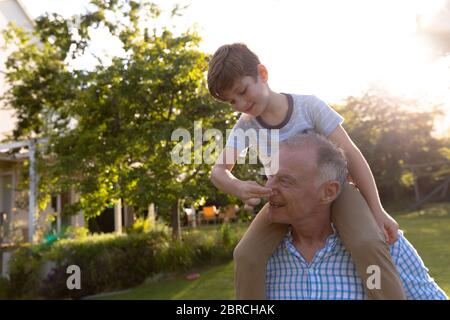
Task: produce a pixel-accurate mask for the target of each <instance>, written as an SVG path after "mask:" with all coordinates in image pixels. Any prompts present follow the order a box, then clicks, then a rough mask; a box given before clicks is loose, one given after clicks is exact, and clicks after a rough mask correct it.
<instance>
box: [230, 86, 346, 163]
mask: <svg viewBox="0 0 450 320" xmlns="http://www.w3.org/2000/svg"><path fill="white" fill-rule="evenodd" d="M285 95H286V96H287V97H288V106H289V108H288V113H287V115H286V118H285V119H284V121H283V122H282V123H280V124H279V125H277V126H270V125H268V124H267V123H265V122H264V120H262V119H261V118H260V117H251V116H248V115H246V114H242V115H241V116H240V118H239V120H238V121H237V123H236V124H235V125H234V127H233V129H232V130H231V132H230V134H229V136H228V139H227V143H226V147H230V148H234V149H236V150H237V152H238V154H240V155H241V156H242V155H245V152H246V150H247V149H248V148H249V147H254V148H256V150H257V151H258V156H259V157H260V160H261V161H262V163H263V164H264V163H265V160H264V159H266V157H269V156H270V154H271V150H272V149H273V148H272V146H273V144H272V143H273V141H272V140H274V139H278V142H280V141H283V140H286V139H288V138H290V137H292V136H295V135H297V134H299V133H305V132H307V131H309V130H313V131H315V132H317V133H319V134H322V135H324V136H326V137H328V136H329V135H330V134H331V133H332V132H333V131H334V129H336V128H337V126H338V125H340V124H342V123H343V122H344V118H343V117H342V116H341V115H339V114H338V113H337V112H336V111H334V110H333V109H332V108H331V107H330V106H329V105H327V104H326V103H325V102H323V101H322V100H320V99H319V98H317V97H316V96H314V95H297V94H285Z"/></svg>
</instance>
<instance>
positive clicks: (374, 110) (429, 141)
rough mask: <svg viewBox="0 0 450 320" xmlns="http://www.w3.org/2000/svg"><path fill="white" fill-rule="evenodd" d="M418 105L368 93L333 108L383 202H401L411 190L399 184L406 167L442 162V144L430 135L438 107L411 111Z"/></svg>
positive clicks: (385, 95) (414, 102) (404, 100)
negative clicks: (375, 183) (363, 159)
mask: <svg viewBox="0 0 450 320" xmlns="http://www.w3.org/2000/svg"><path fill="white" fill-rule="evenodd" d="M417 104H418V102H417V101H408V100H406V99H401V98H397V97H393V96H389V95H387V94H385V93H383V94H380V93H379V92H368V93H366V94H364V95H363V96H362V97H349V98H348V99H347V101H346V102H345V103H344V104H343V105H340V106H334V107H335V109H336V110H337V111H338V112H339V113H341V114H342V115H343V116H344V118H345V119H346V121H345V123H344V127H345V128H346V130H347V131H348V132H349V135H350V136H351V138H352V139H353V140H354V141H355V143H356V145H357V146H358V147H359V148H360V150H361V152H362V153H363V154H364V156H365V157H366V159H367V161H368V163H369V165H370V167H371V169H372V171H373V174H374V176H375V180H376V182H377V186H378V188H379V191H380V194H381V196H382V199H387V200H400V199H401V198H402V196H404V195H405V194H406V193H408V192H409V191H410V188H405V185H404V184H402V177H403V175H404V174H405V171H404V165H405V164H420V163H427V162H435V161H442V160H443V156H442V154H441V153H440V152H439V149H440V148H442V147H443V142H441V141H439V140H438V139H436V138H435V137H433V136H432V131H433V123H434V119H435V117H436V116H437V115H439V114H440V113H441V111H440V110H439V107H438V106H430V108H428V109H427V110H428V111H411V110H414V109H415V110H417V108H414V106H417ZM411 107H413V108H412V109H411ZM431 180H432V179H431ZM430 182H431V181H430V180H429V181H428V183H430Z"/></svg>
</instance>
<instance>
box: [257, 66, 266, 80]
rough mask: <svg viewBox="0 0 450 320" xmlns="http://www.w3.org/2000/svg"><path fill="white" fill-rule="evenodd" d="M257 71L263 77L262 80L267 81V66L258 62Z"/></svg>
mask: <svg viewBox="0 0 450 320" xmlns="http://www.w3.org/2000/svg"><path fill="white" fill-rule="evenodd" d="M258 73H259V75H260V76H261V78H262V79H263V81H264V82H267V80H269V72H268V71H267V68H266V66H265V65H263V64H261V63H260V64H258Z"/></svg>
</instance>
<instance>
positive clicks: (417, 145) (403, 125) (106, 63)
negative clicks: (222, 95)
mask: <svg viewBox="0 0 450 320" xmlns="http://www.w3.org/2000/svg"><path fill="white" fill-rule="evenodd" d="M0 29H1V30H2V32H3V33H2V38H1V40H0V45H1V46H2V48H1V49H0V93H1V100H0V225H1V227H0V229H1V230H0V240H1V241H0V242H1V243H2V247H1V250H2V253H1V262H0V267H1V271H2V278H0V279H1V280H0V294H1V295H2V297H4V298H30V299H35V298H42V297H44V298H64V297H72V298H81V297H88V296H89V297H92V295H95V294H100V293H102V292H103V294H104V293H105V292H116V291H117V290H124V289H126V290H128V291H127V292H126V293H123V294H121V293H116V294H114V295H109V294H107V295H106V296H107V297H109V298H114V297H116V298H119V299H127V298H131V299H134V298H149V299H158V298H161V299H186V298H190V297H192V298H197V299H203V298H211V299H216V298H217V299H232V298H233V287H232V263H231V262H230V261H231V258H232V256H231V254H232V249H233V248H234V246H235V244H236V243H237V241H238V240H239V238H240V236H241V235H242V233H243V232H244V230H245V229H246V227H247V226H248V224H249V222H250V221H251V220H252V218H253V217H254V215H255V214H256V213H257V212H258V209H259V208H260V207H257V208H245V207H243V205H242V203H240V202H239V201H238V199H236V198H234V197H231V196H228V195H225V194H222V193H220V192H218V191H217V190H216V188H215V187H214V186H213V185H212V184H211V183H210V181H209V173H210V169H211V164H208V163H204V162H203V163H198V162H197V161H195V159H196V157H197V156H198V154H197V155H196V152H200V156H201V155H204V154H205V152H208V150H211V146H213V145H214V143H222V142H223V140H222V139H223V137H225V130H226V129H230V128H231V127H232V125H233V123H234V121H236V119H237V117H238V116H239V115H238V114H236V113H234V112H233V111H232V110H231V108H230V107H229V106H227V105H224V104H221V103H218V102H217V101H214V100H212V99H211V98H210V97H209V95H208V92H207V88H206V81H205V77H206V71H207V62H208V59H209V56H210V55H211V54H213V53H214V51H215V50H216V49H217V48H218V47H219V46H221V45H222V44H225V43H232V42H244V43H246V44H247V45H248V46H249V48H250V49H251V50H253V51H254V52H256V53H257V54H258V56H259V58H260V60H261V62H262V63H263V64H264V65H266V67H267V68H268V70H269V84H270V86H271V88H272V89H273V90H275V91H278V92H289V93H297V94H314V95H316V96H318V97H319V98H321V99H322V100H324V101H326V102H327V103H328V104H329V105H330V106H332V107H333V108H334V109H335V110H337V111H338V112H339V113H341V114H342V115H343V116H344V118H345V122H344V127H345V129H346V130H347V131H348V132H349V134H350V136H351V137H352V139H353V140H354V141H355V143H356V144H357V145H358V147H359V148H360V149H361V151H362V152H363V154H364V155H365V157H366V159H367V160H368V162H369V164H370V166H371V168H372V171H373V173H374V176H375V179H376V182H377V185H378V188H379V192H380V196H381V199H382V202H383V205H384V206H385V207H386V208H387V209H388V211H389V212H390V213H391V214H392V215H393V216H394V217H395V218H396V219H397V221H398V222H399V224H400V227H401V229H403V230H405V232H406V235H407V237H408V239H409V240H410V241H411V242H412V243H413V244H414V246H415V247H416V248H417V249H418V251H419V253H420V254H421V256H422V257H423V259H424V261H425V264H426V265H427V266H428V267H429V268H430V273H431V275H432V276H433V277H435V278H436V280H437V282H438V283H439V284H440V285H441V286H442V287H443V288H444V290H445V291H446V292H447V294H448V293H449V292H450V268H449V267H450V246H449V244H448V243H450V242H449V240H450V238H449V234H450V233H449V231H450V204H449V201H450V190H449V184H450V1H449V0H432V1H419V0H412V1H411V0H410V1H401V0H398V1H385V0H381V1H355V0H342V1H331V0H316V1H293V0H292V1H290V0H264V1H250V0H248V1H236V0H229V1H219V0H209V1H207V0H192V1H172V0H170V1H168V0H166V1H154V2H148V1H125V0H114V1H105V0H94V1H88V0H86V1H85V0H77V1H57V0H21V1H19V0H0ZM194 121H201V123H202V128H203V131H206V130H207V129H211V128H214V129H218V132H221V133H222V136H220V135H219V134H217V135H216V136H214V137H212V139H210V140H209V141H204V142H201V143H200V145H198V144H197V145H196V144H195V142H194V141H191V142H188V143H187V144H186V145H185V146H186V147H187V148H188V150H190V151H192V152H191V153H190V155H189V159H190V160H191V161H190V163H185V164H176V163H174V162H173V161H172V160H171V159H172V158H171V152H172V151H173V150H174V147H175V145H176V143H177V141H172V140H171V135H172V133H173V132H174V130H176V129H177V128H185V129H187V130H188V131H189V132H191V135H192V138H194V135H195V127H194ZM194 147H197V148H196V150H197V151H195V152H193V148H194ZM235 170H236V176H237V177H239V178H241V179H252V180H257V181H259V182H260V183H264V181H265V178H264V177H262V176H260V175H259V174H258V172H259V165H248V164H246V165H241V166H236V168H235ZM131 247H132V248H134V249H133V250H131V249H129V248H131ZM67 248H71V249H70V250H69V249H67ZM36 253H38V254H36ZM105 259H107V261H109V262H108V263H104V261H105ZM69 262H72V263H75V264H77V265H80V266H81V269H82V270H83V268H85V269H86V270H87V269H89V270H91V271H89V274H88V275H86V279H88V280H86V281H87V283H88V285H86V286H84V287H83V289H82V290H78V291H76V292H75V291H69V290H67V288H66V287H65V283H66V282H65V280H66V278H65V277H66V273H65V268H66V267H67V265H68V264H70V263H69ZM205 262H207V263H206V264H207V265H210V266H211V269H208V268H206V269H205V268H203V269H201V271H199V270H200V269H198V268H199V266H201V265H205ZM28 266H32V267H28ZM29 268H30V269H29ZM86 272H88V271H86ZM186 272H188V273H189V274H190V275H192V274H200V273H201V274H202V275H204V276H202V277H203V278H202V277H200V278H199V279H201V280H202V279H207V281H206V280H205V281H203V280H202V281H197V282H195V284H194V285H192V283H190V281H194V280H187V279H185V278H184V274H185V273H186ZM197 278H198V277H196V276H191V277H189V279H197ZM219 279H226V281H225V280H219ZM136 286H138V287H136ZM130 288H132V289H130ZM211 295H212V296H211ZM215 295H216V296H215Z"/></svg>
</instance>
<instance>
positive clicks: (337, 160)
mask: <svg viewBox="0 0 450 320" xmlns="http://www.w3.org/2000/svg"><path fill="white" fill-rule="evenodd" d="M280 147H287V148H288V149H289V150H299V149H300V148H305V147H306V148H310V147H313V148H316V155H317V168H318V171H319V176H320V178H321V182H325V181H330V180H334V181H338V182H339V183H340V185H341V187H343V186H344V185H345V183H346V182H347V175H348V170H347V159H346V158H345V154H344V151H343V150H342V149H341V148H340V147H338V146H337V145H335V144H334V143H333V142H331V141H330V140H328V139H327V138H325V137H324V136H322V135H319V134H317V133H315V132H311V131H310V132H307V133H302V134H298V135H295V136H292V137H290V138H288V139H286V140H283V141H282V142H281V143H280ZM341 189H342V188H341Z"/></svg>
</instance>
